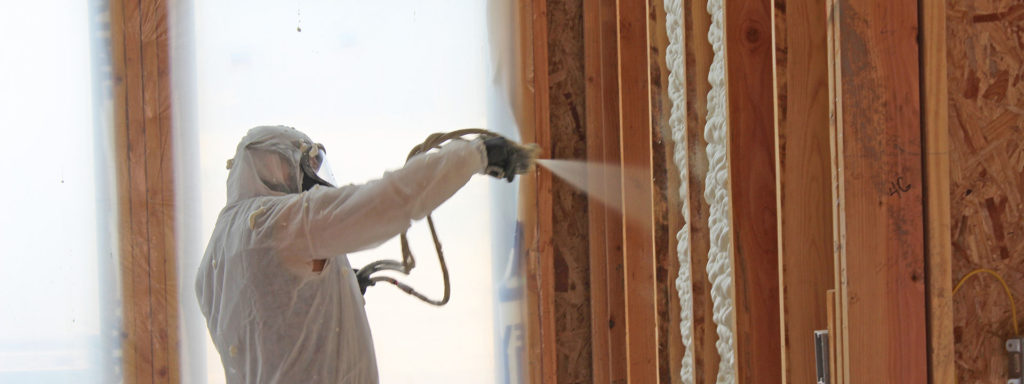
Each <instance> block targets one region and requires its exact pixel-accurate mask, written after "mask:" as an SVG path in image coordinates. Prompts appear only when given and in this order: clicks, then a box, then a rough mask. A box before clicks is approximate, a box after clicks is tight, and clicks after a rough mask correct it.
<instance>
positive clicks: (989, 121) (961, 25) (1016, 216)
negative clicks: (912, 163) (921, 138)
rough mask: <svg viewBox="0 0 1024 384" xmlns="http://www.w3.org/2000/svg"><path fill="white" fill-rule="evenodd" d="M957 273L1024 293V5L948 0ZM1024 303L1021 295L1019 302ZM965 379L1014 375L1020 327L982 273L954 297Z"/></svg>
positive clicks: (1003, 0) (990, 379)
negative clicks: (1010, 365)
mask: <svg viewBox="0 0 1024 384" xmlns="http://www.w3.org/2000/svg"><path fill="white" fill-rule="evenodd" d="M947 17H948V18H947V44H948V62H947V64H948V71H949V72H948V73H949V98H950V101H949V107H950V108H949V131H950V132H949V134H950V173H951V174H950V178H951V185H950V193H951V194H952V196H951V208H952V240H953V277H954V279H959V278H960V277H961V276H963V275H965V274H967V273H968V272H970V271H971V270H974V269H976V268H989V269H993V270H995V271H996V272H998V273H1000V274H1001V275H1003V277H1005V278H1006V281H1007V283H1009V284H1010V289H1011V290H1012V291H1013V292H1014V293H1015V294H1017V295H1018V297H1020V295H1022V294H1024V217H1022V211H1024V131H1022V129H1021V125H1022V123H1024V105H1022V104H1024V97H1022V95H1024V83H1022V80H1024V3H1021V2H1019V1H1006V0H955V1H949V2H947ZM1018 304H1019V301H1018ZM953 311H954V337H955V343H956V370H957V377H958V379H959V382H961V383H1004V382H1006V357H1005V356H1006V354H1005V352H1004V346H1003V342H1004V339H1005V338H1006V337H1007V336H1010V335H1011V334H1012V333H1013V325H1012V323H1011V320H1010V307H1009V302H1008V301H1007V298H1006V297H1005V293H1004V292H1003V290H1002V288H1001V287H1000V286H999V283H998V282H997V281H996V280H995V279H993V278H991V277H990V276H977V277H973V278H972V280H971V281H969V282H967V284H966V285H965V286H964V287H963V288H962V289H961V290H960V291H959V292H958V293H957V294H956V296H955V297H954V305H953Z"/></svg>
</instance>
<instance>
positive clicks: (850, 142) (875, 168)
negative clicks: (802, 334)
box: [829, 0, 928, 383]
mask: <svg viewBox="0 0 1024 384" xmlns="http://www.w3.org/2000/svg"><path fill="white" fill-rule="evenodd" d="M830 3H831V4H830V8H829V9H830V10H832V14H831V15H830V17H829V23H830V25H829V28H830V29H832V30H831V38H832V40H833V43H831V48H832V49H833V52H830V53H831V55H830V57H829V69H830V77H831V78H832V80H831V84H830V86H831V88H832V92H831V93H832V97H833V100H832V101H833V102H834V111H835V113H834V116H835V120H834V121H833V125H834V127H833V128H832V133H831V135H830V136H831V139H832V152H833V169H832V172H833V178H834V180H835V181H834V184H833V186H834V196H833V198H834V199H835V202H836V203H835V205H834V209H835V211H834V212H835V215H834V225H835V233H836V235H835V236H834V239H835V241H836V246H835V249H836V255H837V259H836V267H835V269H836V276H837V277H836V305H837V310H838V311H837V312H836V318H837V323H838V324H836V328H837V329H836V330H837V334H836V340H837V343H836V345H837V347H836V351H835V352H837V357H839V359H837V361H836V363H837V368H838V369H837V374H836V380H838V382H846V383H851V382H865V381H878V382H893V383H897V382H898V383H925V382H927V380H928V372H927V353H926V345H927V340H926V328H927V327H926V309H925V283H924V280H925V276H924V224H923V207H924V201H923V194H922V190H923V187H922V164H923V161H922V152H921V145H922V135H921V133H922V131H921V114H920V107H921V104H920V88H919V77H918V74H919V64H920V62H919V60H918V42H917V37H918V5H917V2H916V1H910V0H900V1H890V0H871V1H852V0H838V1H834V2H830ZM877 26H887V27H883V28H879V27H877ZM851 380H852V381H851Z"/></svg>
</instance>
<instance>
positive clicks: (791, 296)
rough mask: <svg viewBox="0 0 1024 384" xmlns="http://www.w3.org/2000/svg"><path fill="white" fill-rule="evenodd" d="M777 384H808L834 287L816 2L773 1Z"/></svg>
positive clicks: (821, 16) (821, 9)
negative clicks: (817, 333) (778, 330)
mask: <svg viewBox="0 0 1024 384" xmlns="http://www.w3.org/2000/svg"><path fill="white" fill-rule="evenodd" d="M774 4H775V6H774V9H775V17H774V18H772V24H773V28H772V30H773V36H774V38H773V39H772V40H773V41H774V50H773V52H774V58H775V60H774V80H775V95H774V96H775V97H774V99H775V166H776V169H777V170H778V175H777V177H776V191H777V193H778V198H777V210H778V211H777V212H778V247H779V251H778V252H779V296H780V305H781V306H780V309H779V311H780V316H781V325H782V328H781V332H782V334H781V340H782V381H783V382H792V383H810V382H814V381H815V362H814V348H813V347H814V345H813V343H812V342H811V340H812V334H813V331H815V330H819V329H826V327H827V325H828V321H827V320H828V319H827V316H826V315H827V309H828V308H827V307H826V300H825V299H826V291H827V290H829V289H831V288H832V286H833V284H834V281H833V278H832V277H833V276H832V275H833V274H832V271H833V254H832V194H831V189H830V188H829V184H828V180H829V179H830V178H831V168H830V157H829V152H828V151H829V130H828V127H829V123H828V122H829V118H828V112H829V111H828V108H829V103H828V98H827V97H826V96H827V94H828V57H827V56H828V49H827V46H826V36H825V35H826V34H825V30H826V28H827V22H826V18H825V16H826V10H825V4H824V1H822V0H774Z"/></svg>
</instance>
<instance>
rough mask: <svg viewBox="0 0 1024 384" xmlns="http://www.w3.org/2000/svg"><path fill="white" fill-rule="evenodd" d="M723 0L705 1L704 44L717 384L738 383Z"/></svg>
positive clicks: (707, 191) (710, 273)
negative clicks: (707, 50) (708, 55)
mask: <svg viewBox="0 0 1024 384" xmlns="http://www.w3.org/2000/svg"><path fill="white" fill-rule="evenodd" d="M722 12H723V0H708V14H710V15H711V28H710V29H709V30H708V42H710V43H711V48H712V50H713V51H714V53H715V56H714V59H712V61H711V69H710V71H709V73H708V82H710V83H711V91H709V92H708V122H707V125H706V126H705V127H704V139H705V140H707V142H708V148H707V152H708V176H707V180H706V181H705V183H706V184H705V186H704V198H705V199H706V200H707V201H708V205H709V206H710V208H711V210H710V215H709V217H708V227H709V229H710V234H711V245H710V249H709V250H708V266H707V272H708V281H709V282H711V302H712V304H713V312H714V315H713V319H714V322H715V328H716V330H717V332H718V341H717V342H715V346H716V347H717V348H718V355H719V357H720V358H721V362H720V363H719V365H718V384H733V383H735V382H736V343H735V340H734V337H733V333H732V329H733V324H734V320H733V308H734V303H733V297H732V288H733V285H732V258H731V249H730V247H731V243H730V241H729V237H730V236H729V231H730V225H731V223H730V219H729V218H730V213H729V162H728V140H729V127H728V124H727V123H726V122H727V119H726V113H727V112H728V99H727V93H726V86H725V60H726V58H725V30H724V24H723V16H722Z"/></svg>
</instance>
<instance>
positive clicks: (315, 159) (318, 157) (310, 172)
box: [301, 143, 337, 191]
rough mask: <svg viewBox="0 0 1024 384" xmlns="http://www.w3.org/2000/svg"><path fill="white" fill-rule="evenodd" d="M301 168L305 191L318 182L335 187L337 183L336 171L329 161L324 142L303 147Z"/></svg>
mask: <svg viewBox="0 0 1024 384" xmlns="http://www.w3.org/2000/svg"><path fill="white" fill-rule="evenodd" d="M301 168H302V190H303V191H308V190H309V189H310V188H313V186H314V185H318V184H319V185H323V186H325V187H334V186H335V185H336V184H337V181H335V180H334V171H333V170H332V169H331V165H330V163H328V162H327V150H326V149H324V146H323V144H320V143H316V144H313V146H312V147H309V148H303V151H302V161H301Z"/></svg>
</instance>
